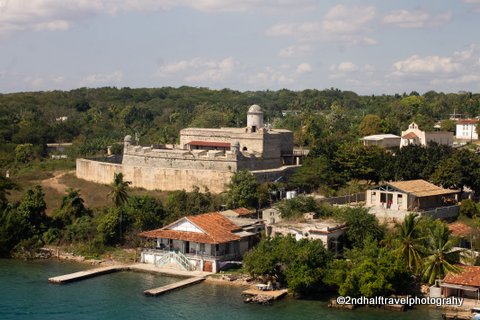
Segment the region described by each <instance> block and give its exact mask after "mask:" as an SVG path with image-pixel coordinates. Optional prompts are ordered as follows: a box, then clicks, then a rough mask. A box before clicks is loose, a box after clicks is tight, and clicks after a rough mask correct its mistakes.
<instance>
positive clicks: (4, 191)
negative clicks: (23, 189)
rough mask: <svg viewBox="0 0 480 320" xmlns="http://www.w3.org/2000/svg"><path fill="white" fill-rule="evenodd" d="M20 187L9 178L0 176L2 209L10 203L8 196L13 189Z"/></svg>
mask: <svg viewBox="0 0 480 320" xmlns="http://www.w3.org/2000/svg"><path fill="white" fill-rule="evenodd" d="M18 189H19V187H18V185H17V184H16V183H14V182H12V180H10V179H9V178H5V177H3V176H0V210H1V209H2V208H5V207H6V206H7V204H8V199H7V196H8V195H10V191H11V190H18Z"/></svg>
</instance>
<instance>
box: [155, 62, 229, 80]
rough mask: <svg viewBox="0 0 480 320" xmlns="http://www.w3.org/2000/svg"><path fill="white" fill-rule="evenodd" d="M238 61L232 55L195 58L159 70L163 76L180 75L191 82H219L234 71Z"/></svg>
mask: <svg viewBox="0 0 480 320" xmlns="http://www.w3.org/2000/svg"><path fill="white" fill-rule="evenodd" d="M235 65H236V61H235V60H234V59H233V58H232V57H228V58H225V59H222V60H206V59H203V58H199V57H197V58H193V59H191V60H181V61H177V62H174V63H171V64H167V65H164V66H162V67H161V68H160V70H159V75H160V76H162V77H167V76H178V77H181V78H182V79H183V80H185V81H189V82H210V81H213V82H218V81H221V80H224V79H225V78H226V77H227V76H229V75H230V74H232V73H233V71H234V69H235Z"/></svg>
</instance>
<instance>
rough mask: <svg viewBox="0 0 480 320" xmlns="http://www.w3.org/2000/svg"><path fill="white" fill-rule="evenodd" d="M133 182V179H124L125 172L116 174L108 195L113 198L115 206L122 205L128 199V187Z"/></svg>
mask: <svg viewBox="0 0 480 320" xmlns="http://www.w3.org/2000/svg"><path fill="white" fill-rule="evenodd" d="M131 183H132V182H131V181H123V173H115V174H114V176H113V182H112V184H111V185H110V187H111V188H112V190H111V191H110V192H109V193H108V195H109V197H110V198H112V201H113V204H114V205H115V207H117V208H119V207H121V206H122V205H123V204H124V203H125V202H126V201H127V200H128V193H127V189H128V185H129V184H131Z"/></svg>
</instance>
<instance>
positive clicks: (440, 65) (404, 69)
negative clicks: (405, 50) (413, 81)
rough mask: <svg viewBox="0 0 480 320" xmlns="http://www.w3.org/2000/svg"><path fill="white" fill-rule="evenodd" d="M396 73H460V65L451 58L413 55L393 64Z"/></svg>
mask: <svg viewBox="0 0 480 320" xmlns="http://www.w3.org/2000/svg"><path fill="white" fill-rule="evenodd" d="M393 67H394V69H395V72H396V73H398V74H405V73H451V72H454V71H458V70H459V68H460V64H459V63H458V62H455V61H454V59H452V58H451V57H441V56H427V57H420V56H418V55H413V56H411V57H409V58H407V59H405V60H401V61H397V62H395V63H394V64H393Z"/></svg>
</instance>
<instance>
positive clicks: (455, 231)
mask: <svg viewBox="0 0 480 320" xmlns="http://www.w3.org/2000/svg"><path fill="white" fill-rule="evenodd" d="M448 229H449V230H450V231H451V232H452V235H454V236H456V237H466V236H469V235H470V234H472V232H473V229H472V227H470V226H467V225H466V224H464V223H461V222H453V223H449V224H448Z"/></svg>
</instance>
